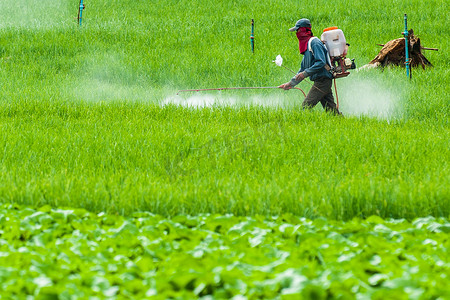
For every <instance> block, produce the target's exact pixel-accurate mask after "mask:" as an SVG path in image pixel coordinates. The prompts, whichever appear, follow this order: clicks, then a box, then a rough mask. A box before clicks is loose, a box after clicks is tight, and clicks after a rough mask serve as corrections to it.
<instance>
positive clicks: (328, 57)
mask: <svg viewBox="0 0 450 300" xmlns="http://www.w3.org/2000/svg"><path fill="white" fill-rule="evenodd" d="M315 39H317V40H319V42H320V44H322V46H323V47H324V48H325V50H326V53H327V54H326V56H327V62H328V65H329V66H331V59H330V54H329V53H328V49H327V47H326V46H325V45H324V44H323V43H322V41H321V40H320V39H319V38H318V37H317V36H313V37H312V38H310V39H309V41H308V50H309V51H311V53H312V55H313V56H314V51H313V49H312V46H311V42H312V41H313V40H315Z"/></svg>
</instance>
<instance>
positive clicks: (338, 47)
mask: <svg viewBox="0 0 450 300" xmlns="http://www.w3.org/2000/svg"><path fill="white" fill-rule="evenodd" d="M320 39H321V40H322V42H323V43H324V45H325V47H326V48H327V50H328V54H329V56H330V60H329V62H328V64H329V65H330V72H331V73H332V74H333V77H334V78H341V77H347V76H348V75H349V74H350V72H348V70H350V69H356V64H355V59H349V58H347V57H346V55H347V50H348V46H349V44H347V42H346V41H345V36H344V33H343V32H342V30H341V29H339V28H338V27H336V26H333V27H328V28H325V29H324V30H323V33H322V35H321V36H320ZM310 50H311V49H310Z"/></svg>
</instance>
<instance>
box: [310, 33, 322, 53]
mask: <svg viewBox="0 0 450 300" xmlns="http://www.w3.org/2000/svg"><path fill="white" fill-rule="evenodd" d="M315 39H317V40H319V38H318V37H317V36H313V37H311V38H310V39H309V41H308V50H309V51H311V52H312V54H313V55H314V51H313V50H312V46H311V42H312V41H313V40H315ZM319 41H320V40H319Z"/></svg>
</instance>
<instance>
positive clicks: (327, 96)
mask: <svg viewBox="0 0 450 300" xmlns="http://www.w3.org/2000/svg"><path fill="white" fill-rule="evenodd" d="M332 85H333V79H329V78H318V79H316V80H315V81H314V84H313V86H312V88H311V89H310V90H309V93H308V95H307V96H306V98H305V100H304V101H303V104H302V107H303V108H313V107H314V106H316V104H317V103H319V102H320V104H322V106H323V108H324V109H325V111H327V112H332V113H334V114H336V115H339V114H340V113H339V110H338V109H337V107H336V103H334V97H333V92H332V91H331V86H332Z"/></svg>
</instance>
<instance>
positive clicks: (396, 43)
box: [369, 29, 438, 69]
mask: <svg viewBox="0 0 450 300" xmlns="http://www.w3.org/2000/svg"><path fill="white" fill-rule="evenodd" d="M408 41H409V44H408V45H409V47H408V52H409V59H410V63H411V67H417V66H419V65H420V66H422V68H424V69H425V67H427V66H432V64H431V63H430V61H429V60H428V59H427V58H426V57H425V56H424V55H423V54H422V50H438V49H434V48H426V47H422V46H421V44H420V38H418V37H416V36H415V35H414V31H413V30H412V29H411V30H409V31H408ZM378 45H379V46H383V48H382V49H381V50H380V52H379V53H378V55H377V56H376V57H375V58H374V59H372V61H371V62H370V63H369V65H373V66H374V67H386V66H388V65H396V66H404V65H405V57H406V55H405V39H404V38H399V39H395V40H392V41H389V42H387V43H386V44H384V45H383V44H378Z"/></svg>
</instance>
